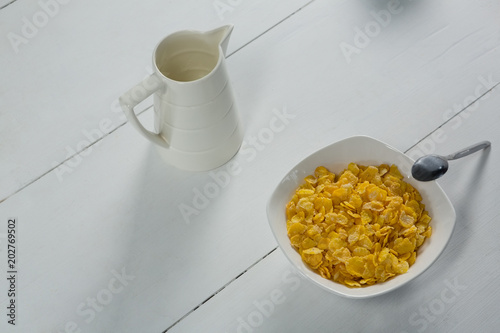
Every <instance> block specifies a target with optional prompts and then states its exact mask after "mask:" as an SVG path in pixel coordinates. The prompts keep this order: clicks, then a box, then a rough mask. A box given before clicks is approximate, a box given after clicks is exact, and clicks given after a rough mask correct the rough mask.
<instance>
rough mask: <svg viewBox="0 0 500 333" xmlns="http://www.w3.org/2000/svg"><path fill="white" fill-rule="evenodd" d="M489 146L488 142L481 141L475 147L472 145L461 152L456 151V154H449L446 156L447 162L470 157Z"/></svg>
mask: <svg viewBox="0 0 500 333" xmlns="http://www.w3.org/2000/svg"><path fill="white" fill-rule="evenodd" d="M489 146H491V142H489V141H481V142H479V143H476V144H475V145H472V146H470V147H467V148H464V149H462V150H459V151H457V152H456V153H453V154H450V155H448V156H446V159H447V160H456V159H458V158H462V157H464V156H467V155H470V154H472V153H475V152H476V151H478V150H481V149H485V148H488V147H489Z"/></svg>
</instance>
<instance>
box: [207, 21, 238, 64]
mask: <svg viewBox="0 0 500 333" xmlns="http://www.w3.org/2000/svg"><path fill="white" fill-rule="evenodd" d="M233 28H234V26H233V25H232V24H229V25H225V26H222V27H220V28H217V29H214V30H211V31H207V32H206V33H205V34H206V35H207V36H209V37H210V38H211V39H212V40H213V43H214V44H218V45H219V46H220V47H221V49H222V52H223V53H224V56H225V55H226V50H227V45H228V43H229V37H230V36H231V33H232V32H233Z"/></svg>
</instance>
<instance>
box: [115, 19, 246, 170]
mask: <svg viewBox="0 0 500 333" xmlns="http://www.w3.org/2000/svg"><path fill="white" fill-rule="evenodd" d="M232 30H233V26H232V25H227V26H223V27H220V28H218V29H215V30H212V31H208V32H199V31H191V30H185V31H179V32H175V33H173V34H171V35H169V36H167V37H166V38H164V39H163V40H162V41H161V42H160V43H159V44H158V45H157V46H156V48H155V50H154V53H153V71H154V73H153V74H151V75H150V76H149V77H147V78H146V79H145V80H144V81H142V82H141V83H139V84H138V85H136V86H135V87H134V88H132V89H130V90H129V91H128V92H126V93H125V94H123V95H122V96H121V97H120V105H121V107H122V109H123V111H124V112H125V115H126V116H127V119H128V121H129V122H130V123H131V124H132V125H133V126H134V127H135V128H136V129H137V130H138V131H139V132H140V133H141V134H142V135H144V136H145V137H146V138H147V139H149V140H151V141H152V142H154V143H155V144H157V145H159V146H160V147H162V148H163V149H161V152H162V155H164V157H165V159H166V160H167V161H168V162H169V163H170V164H172V165H174V166H176V167H178V168H180V169H185V170H193V171H204V170H210V169H213V168H216V167H218V166H220V165H222V164H224V163H226V162H227V161H228V160H230V159H231V158H232V157H233V156H234V154H236V152H237V151H238V149H239V147H240V145H241V142H242V140H243V133H242V128H241V124H240V118H239V113H238V111H237V108H236V104H235V102H234V96H233V92H232V89H231V85H230V82H229V77H228V74H227V70H226V65H225V52H226V49H227V44H228V41H229V36H230V35H231V32H232ZM151 94H154V112H155V130H156V133H155V132H152V131H149V130H147V129H146V128H144V126H143V125H142V124H141V123H140V122H139V120H138V119H137V117H136V115H135V113H134V107H135V106H136V105H137V104H139V103H140V102H141V101H143V100H144V99H145V98H147V97H148V96H150V95H151Z"/></svg>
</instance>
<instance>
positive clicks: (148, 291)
mask: <svg viewBox="0 0 500 333" xmlns="http://www.w3.org/2000/svg"><path fill="white" fill-rule="evenodd" d="M138 158H141V159H142V160H143V162H142V164H141V167H140V168H138V169H137V170H135V171H136V174H135V175H130V177H134V178H136V179H135V181H134V182H133V184H135V188H131V189H130V193H129V194H128V195H129V196H131V199H128V200H129V202H131V203H132V207H129V208H128V209H129V211H130V212H131V214H132V216H131V217H130V219H131V220H133V222H129V223H128V225H132V228H133V230H129V231H128V232H126V233H125V234H126V235H128V236H129V237H130V239H129V242H128V246H127V248H124V249H123V251H126V253H123V254H121V257H122V258H128V259H127V261H126V262H125V263H124V266H125V267H127V271H128V272H130V274H131V275H134V276H135V279H134V281H133V283H131V284H130V289H126V290H125V292H126V293H127V294H126V295H124V297H123V298H122V300H123V303H124V304H118V302H117V303H116V304H113V311H114V314H113V315H114V316H116V317H117V318H122V319H124V320H121V321H120V320H118V321H117V322H116V323H115V325H118V326H113V327H110V328H109V329H110V331H111V330H113V331H121V329H123V331H127V327H125V326H124V327H121V326H120V325H126V322H127V320H126V318H127V317H132V316H133V317H135V318H137V320H141V321H144V322H146V321H147V322H149V323H150V324H148V326H149V327H154V328H157V329H158V331H162V330H165V329H167V328H168V327H169V326H170V325H172V324H173V323H175V322H176V321H177V320H178V319H179V318H181V317H182V316H183V315H184V314H185V313H187V312H189V311H190V310H192V309H193V308H194V307H195V306H197V305H198V304H199V302H200V300H203V299H204V297H208V296H209V295H206V296H205V295H203V294H204V293H207V291H209V290H210V287H209V286H211V285H212V284H213V282H212V281H210V278H213V276H212V275H215V276H216V275H217V274H212V273H213V272H214V270H219V271H223V270H225V269H226V268H227V267H218V266H217V265H215V266H214V263H217V258H213V254H214V253H218V251H217V248H218V246H219V244H220V237H222V236H224V235H217V234H216V233H215V232H216V231H217V230H219V232H220V228H221V227H220V225H219V226H218V227H217V228H214V226H213V224H214V223H219V222H218V219H225V220H227V219H226V218H225V216H224V212H223V211H221V207H220V206H221V201H222V200H224V198H226V197H227V195H228V193H227V191H228V190H229V189H230V188H231V185H232V184H231V182H230V183H229V184H226V186H224V187H223V188H222V187H221V186H222V185H218V184H220V182H223V181H224V180H223V179H222V176H220V175H221V170H224V168H225V166H222V167H221V168H220V169H215V170H213V171H211V172H187V171H182V170H178V169H176V168H174V167H172V166H170V165H168V164H166V163H165V161H164V160H163V159H162V158H161V156H160V155H159V154H158V151H157V148H156V147H155V146H153V145H150V146H149V147H148V151H147V152H145V156H140V157H138ZM216 177H219V178H220V179H218V180H217V178H216ZM218 182H219V183H218ZM207 184H212V185H210V186H207ZM214 184H215V185H217V186H219V188H218V189H216V188H215V187H214V186H213V185H214ZM207 191H208V192H207ZM210 191H212V192H210ZM124 196H126V194H124ZM221 255H222V254H221ZM210 263H211V264H210ZM203 272H207V273H210V274H206V275H205V276H203V275H202V274H203ZM190 279H192V280H193V283H189V282H187V281H189V280H190ZM194 282H196V283H194ZM187 285H189V286H190V290H187V289H186V286H187ZM125 303H126V304H125ZM131 303H135V304H137V308H134V306H131V305H130V304H131ZM145 304H147V307H146V308H144V305H145ZM141 305H142V308H141V307H140V306H141ZM127 311H132V312H130V313H127ZM120 322H121V323H123V324H120Z"/></svg>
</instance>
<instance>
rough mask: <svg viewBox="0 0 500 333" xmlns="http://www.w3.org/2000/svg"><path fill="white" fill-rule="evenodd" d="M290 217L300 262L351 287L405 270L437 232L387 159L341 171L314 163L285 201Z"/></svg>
mask: <svg viewBox="0 0 500 333" xmlns="http://www.w3.org/2000/svg"><path fill="white" fill-rule="evenodd" d="M286 217H287V232H288V237H289V238H290V243H291V245H292V246H293V247H294V248H295V249H296V250H297V251H298V252H299V253H300V255H301V257H302V260H303V261H304V262H305V263H306V264H307V265H308V266H309V267H311V268H312V269H313V270H315V271H316V272H317V273H318V274H319V275H321V276H322V277H323V278H325V279H331V280H333V281H335V282H338V283H342V284H344V285H346V286H348V287H351V288H359V287H365V286H370V285H373V284H376V283H381V282H384V281H386V280H388V279H390V278H392V277H394V276H396V275H398V274H404V273H406V272H407V271H408V269H409V267H410V266H411V265H413V264H414V263H415V260H416V258H417V252H418V249H419V247H420V246H421V245H422V244H423V243H424V241H425V239H426V238H428V237H430V236H431V234H432V228H431V226H430V225H429V224H430V222H431V217H430V216H429V213H428V212H427V211H426V210H425V205H424V204H423V203H422V197H421V195H420V193H419V192H418V191H417V190H416V189H415V188H414V187H413V186H411V185H410V184H408V183H406V182H405V181H404V180H403V176H402V175H401V173H400V172H399V170H398V168H397V167H396V166H395V165H391V166H389V165H387V164H381V165H379V166H362V165H358V164H356V163H349V165H348V167H347V169H345V170H344V171H343V172H341V173H340V174H339V175H337V176H336V175H335V174H333V173H332V172H330V171H329V170H328V169H327V168H325V167H324V166H320V167H318V168H316V170H315V171H314V174H313V175H309V176H307V177H305V182H304V184H302V185H301V186H300V187H299V188H298V189H297V190H296V191H295V193H294V195H293V196H292V199H291V200H290V202H289V203H288V204H287V206H286Z"/></svg>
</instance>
